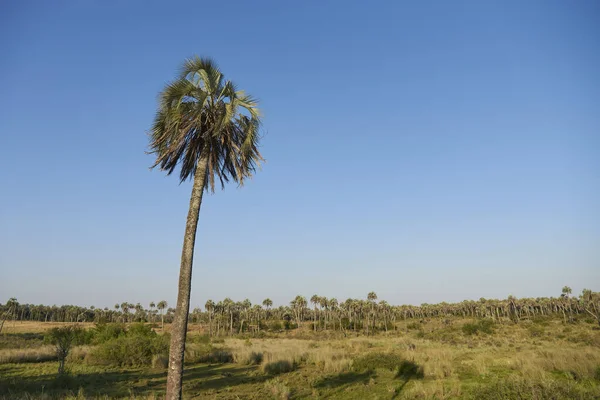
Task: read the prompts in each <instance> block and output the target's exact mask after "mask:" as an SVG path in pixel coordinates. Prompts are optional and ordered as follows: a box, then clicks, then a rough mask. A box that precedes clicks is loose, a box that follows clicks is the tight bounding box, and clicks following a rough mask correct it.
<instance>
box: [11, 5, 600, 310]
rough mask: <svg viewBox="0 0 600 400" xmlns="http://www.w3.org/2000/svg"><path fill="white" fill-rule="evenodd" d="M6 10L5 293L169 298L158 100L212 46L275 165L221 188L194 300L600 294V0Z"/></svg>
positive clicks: (174, 233)
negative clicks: (189, 60)
mask: <svg viewBox="0 0 600 400" xmlns="http://www.w3.org/2000/svg"><path fill="white" fill-rule="evenodd" d="M217 4H219V3H218V2H217V3H215V2H212V3H203V2H197V1H190V2H187V3H182V2H172V3H171V2H170V3H169V4H167V3H166V2H162V1H152V2H149V1H126V2H107V1H91V0H89V1H72V2H63V1H56V2H54V1H53V2H44V1H4V2H2V4H1V5H0V49H1V50H2V53H1V54H2V55H1V56H0V112H1V115H2V116H1V118H0V149H1V151H2V166H3V167H2V168H1V169H0V184H1V186H0V190H1V196H0V302H5V301H6V299H8V298H9V297H10V296H16V297H17V298H18V299H19V301H20V302H23V303H25V302H29V303H46V304H48V303H49V304H55V303H56V304H63V303H68V304H81V305H92V304H93V305H96V306H111V305H112V304H114V303H116V302H122V301H129V302H133V303H136V302H142V303H143V304H145V305H147V304H148V303H149V302H150V301H151V300H154V301H158V300H161V299H166V300H167V301H168V302H169V303H170V304H174V301H175V295H176V283H177V276H178V269H179V257H180V251H181V243H182V237H183V231H184V225H185V216H186V213H187V207H188V199H189V194H190V188H191V186H190V184H189V183H185V184H182V185H179V183H178V180H177V178H176V177H175V176H173V177H165V175H164V174H163V173H162V172H161V171H158V170H155V171H150V170H149V169H148V167H149V166H150V165H151V164H152V161H153V160H152V158H151V156H149V155H146V154H145V153H144V152H145V150H146V149H147V137H146V132H147V131H148V129H149V127H150V125H151V122H152V118H153V114H154V112H155V109H156V96H157V94H158V92H159V91H160V90H161V88H162V87H163V85H164V84H165V83H166V82H167V81H169V80H170V79H172V78H173V77H174V74H175V72H176V70H177V68H178V66H179V65H180V63H181V62H182V60H183V59H184V58H185V57H188V56H191V55H194V54H198V55H202V56H210V57H212V58H214V59H215V60H216V61H217V62H218V63H219V65H220V67H221V69H222V70H223V72H224V73H225V74H226V76H227V77H228V78H230V79H232V80H234V81H235V82H236V83H237V84H238V85H239V86H240V87H241V88H244V89H246V90H247V91H248V92H250V93H252V94H253V95H255V96H256V97H258V98H259V99H260V100H261V106H262V110H263V111H264V130H265V136H264V139H263V147H262V152H263V154H264V156H265V157H266V158H267V160H268V162H267V164H266V165H265V166H264V168H263V171H262V172H260V173H259V174H258V175H257V176H256V177H255V178H254V179H253V180H252V181H251V182H250V183H249V184H248V185H247V186H245V187H244V188H241V189H240V188H237V187H236V186H228V187H227V188H226V190H225V191H222V192H217V193H216V194H215V195H212V196H207V197H205V202H204V204H203V206H202V211H201V215H200V224H199V229H198V232H199V233H198V238H197V248H196V258H195V260H194V261H195V266H194V279H193V288H192V307H194V306H197V305H202V306H203V305H204V303H205V301H206V299H207V298H212V299H214V300H220V299H223V298H224V297H227V296H229V297H231V298H233V299H234V300H243V299H244V298H246V297H247V298H249V299H250V300H251V301H252V302H253V303H255V302H259V301H262V299H263V298H265V297H267V296H268V297H270V298H272V299H273V300H274V302H275V303H276V304H281V303H287V302H288V301H289V300H291V298H292V297H294V296H295V295H297V294H302V295H304V296H311V295H312V294H315V293H316V294H319V295H326V296H328V297H337V298H339V299H345V298H347V297H355V298H364V297H365V296H366V294H367V293H368V292H370V291H375V292H376V293H377V294H378V295H379V297H380V298H381V299H386V300H388V301H389V302H391V303H395V304H398V303H413V304H419V303H421V302H429V303H432V302H438V301H444V300H445V301H460V300H462V299H478V298H479V297H487V298H502V297H506V296H507V295H509V294H513V295H516V296H532V297H536V296H550V295H558V294H559V293H560V290H561V288H562V286H563V285H570V286H571V287H572V288H573V291H574V292H577V293H579V292H580V291H581V289H583V288H584V287H589V288H591V289H594V290H599V289H600V268H599V267H600V214H599V209H598V205H600V161H599V160H600V74H599V71H600V45H599V43H600V25H599V24H598V20H599V18H600V4H599V3H598V2H597V1H576V2H569V1H546V0H545V1H533V0H532V1H496V2H492V1H475V0H473V1H467V2H461V1H452V2H446V1H433V2H430V1H423V2H421V1H419V2H416V1H415V2H396V1H390V2H379V3H378V2H369V3H368V4H367V2H356V3H354V4H353V3H352V2H347V1H338V2H333V1H331V2H322V1H314V2H287V1H272V2H263V1H256V2H254V1H252V2H250V1H239V2H233V3H232V2H229V3H227V5H226V7H225V5H223V6H220V5H217Z"/></svg>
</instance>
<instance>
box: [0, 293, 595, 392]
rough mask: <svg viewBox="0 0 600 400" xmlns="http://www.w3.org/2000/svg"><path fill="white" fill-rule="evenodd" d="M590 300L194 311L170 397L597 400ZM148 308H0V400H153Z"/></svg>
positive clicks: (229, 306)
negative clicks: (178, 383)
mask: <svg viewBox="0 0 600 400" xmlns="http://www.w3.org/2000/svg"><path fill="white" fill-rule="evenodd" d="M598 300H599V295H598V293H594V292H591V291H584V293H582V294H581V295H580V296H573V295H572V294H571V293H570V289H569V288H568V287H565V288H564V289H563V293H562V295H561V296H559V297H553V298H539V299H517V298H513V297H509V298H507V299H503V300H485V299H481V300H479V301H464V302H461V303H440V304H422V305H420V306H409V305H400V306H395V305H389V304H388V303H386V302H385V301H378V299H377V296H376V295H375V293H370V294H369V295H368V296H367V297H366V299H364V300H352V299H349V300H346V301H337V300H335V299H327V298H323V297H320V296H313V297H312V298H311V299H310V300H306V299H305V298H303V297H302V296H297V297H295V298H294V299H293V300H292V301H291V302H290V304H289V305H286V306H278V307H274V306H273V303H272V302H271V301H270V300H268V299H266V300H265V301H264V302H263V304H261V305H252V304H251V303H250V302H249V301H247V300H246V301H242V302H234V301H232V300H230V299H225V300H223V301H218V302H214V301H208V302H207V303H206V304H205V307H204V308H203V309H200V307H198V308H196V309H195V311H194V312H192V313H191V318H190V322H191V323H190V324H189V326H188V333H187V339H186V346H185V368H184V379H183V396H184V398H207V399H221V398H223V399H245V398H248V399H264V398H272V399H288V398H298V399H302V398H306V399H309V398H341V399H363V398H381V399H386V398H387V399H392V398H398V399H515V398H519V399H593V398H599V396H600V327H599V326H598V320H597V312H596V311H595V310H597V309H598V306H599V305H600V304H599V302H598ZM157 303H163V304H162V305H164V309H163V311H164V313H161V310H157V308H156V307H149V308H148V309H146V308H144V307H141V308H140V307H138V309H137V310H136V307H135V306H134V307H128V305H129V304H128V303H126V307H125V309H123V308H122V307H121V305H120V306H119V308H118V309H116V308H115V309H97V308H91V307H90V308H84V307H80V308H78V307H67V306H64V307H45V306H30V305H21V304H19V303H18V302H17V301H16V300H15V299H11V300H10V301H9V302H7V303H6V304H3V305H1V306H0V310H1V311H0V312H1V314H0V315H2V316H3V318H2V319H3V320H4V321H5V323H4V327H3V331H2V334H0V398H2V399H52V398H69V397H70V398H141V399H148V398H157V399H158V398H162V397H164V396H165V386H166V377H167V365H168V352H169V342H170V328H171V324H170V322H171V320H172V318H173V317H172V312H169V310H168V308H167V305H166V304H165V303H164V302H157ZM130 309H131V310H134V311H133V312H129V310H130ZM68 310H72V311H68ZM75 310H76V311H75ZM125 310H127V311H125ZM76 314H77V315H76ZM82 314H83V315H82ZM47 316H48V317H47ZM78 317H79V318H78ZM161 317H164V318H161ZM161 320H164V324H165V326H164V329H163V328H162V321H161ZM44 321H48V322H44ZM71 321H73V322H71ZM77 321H79V322H77Z"/></svg>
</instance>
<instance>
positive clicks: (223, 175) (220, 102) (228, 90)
mask: <svg viewBox="0 0 600 400" xmlns="http://www.w3.org/2000/svg"><path fill="white" fill-rule="evenodd" d="M259 127H260V113H259V110H258V108H257V102H256V100H255V99H253V98H252V97H251V96H249V95H247V94H245V93H244V92H243V91H241V90H237V89H236V87H235V85H234V84H233V83H232V82H231V81H227V80H225V79H224V78H223V74H222V73H221V72H220V71H219V69H218V67H217V66H216V65H215V63H214V62H213V61H212V60H210V59H206V58H199V57H195V58H191V59H188V60H186V61H185V62H184V64H183V66H182V68H181V72H180V74H179V78H178V79H176V80H175V81H174V82H171V83H170V84H168V85H167V86H166V87H165V89H164V90H163V91H162V93H161V94H160V104H159V107H158V111H157V113H156V116H155V118H154V124H153V127H152V130H151V133H150V149H151V151H150V152H151V153H153V154H155V155H156V162H155V163H154V165H153V166H152V167H153V168H154V167H156V166H159V167H160V169H162V170H164V171H166V172H167V174H168V175H169V174H171V173H172V172H173V171H174V170H175V168H176V167H177V165H181V171H180V174H179V179H180V180H181V181H182V182H183V181H184V180H186V179H189V178H191V177H193V176H194V175H195V173H196V168H197V166H198V163H199V162H200V161H201V160H202V162H204V163H206V171H207V172H206V176H205V177H201V178H205V179H207V183H208V185H206V189H208V188H209V187H210V189H211V190H212V191H213V192H214V188H215V178H217V179H218V180H219V182H220V183H221V186H224V184H225V182H228V181H229V180H230V179H231V180H233V181H234V182H237V183H238V184H240V185H242V184H243V183H244V180H245V179H246V178H248V177H250V176H251V175H252V173H253V172H254V171H255V169H256V167H257V166H259V165H260V162H261V161H263V158H262V156H261V154H260V152H259V150H258V141H259V139H260V137H259ZM202 170H204V168H202Z"/></svg>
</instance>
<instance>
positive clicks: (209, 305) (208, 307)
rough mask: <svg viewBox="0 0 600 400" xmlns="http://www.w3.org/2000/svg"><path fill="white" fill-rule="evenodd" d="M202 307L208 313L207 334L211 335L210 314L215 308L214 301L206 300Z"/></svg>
mask: <svg viewBox="0 0 600 400" xmlns="http://www.w3.org/2000/svg"><path fill="white" fill-rule="evenodd" d="M204 308H205V309H206V312H207V313H208V336H212V314H213V311H214V309H215V302H214V301H212V300H208V301H207V302H206V304H204Z"/></svg>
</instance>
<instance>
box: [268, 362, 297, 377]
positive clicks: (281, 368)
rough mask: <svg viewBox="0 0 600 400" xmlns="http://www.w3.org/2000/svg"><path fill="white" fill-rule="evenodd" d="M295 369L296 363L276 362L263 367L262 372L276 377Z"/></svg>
mask: <svg viewBox="0 0 600 400" xmlns="http://www.w3.org/2000/svg"><path fill="white" fill-rule="evenodd" d="M296 368H297V365H296V363H292V362H290V361H288V360H278V361H273V362H270V363H266V364H264V365H263V372H264V373H266V374H269V375H278V374H283V373H286V372H292V371H294V370H295V369H296Z"/></svg>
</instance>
